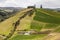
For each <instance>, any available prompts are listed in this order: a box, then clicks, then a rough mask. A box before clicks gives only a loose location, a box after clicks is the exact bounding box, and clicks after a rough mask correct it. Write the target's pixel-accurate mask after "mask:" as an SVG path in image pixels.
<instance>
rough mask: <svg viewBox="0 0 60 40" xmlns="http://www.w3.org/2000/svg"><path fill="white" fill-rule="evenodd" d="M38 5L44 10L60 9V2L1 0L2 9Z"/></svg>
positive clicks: (46, 0)
mask: <svg viewBox="0 0 60 40" xmlns="http://www.w3.org/2000/svg"><path fill="white" fill-rule="evenodd" d="M34 4H35V5H36V7H38V8H39V7H40V5H41V4H42V6H43V7H44V8H60V0H0V7H25V8H26V7H27V6H32V5H34Z"/></svg>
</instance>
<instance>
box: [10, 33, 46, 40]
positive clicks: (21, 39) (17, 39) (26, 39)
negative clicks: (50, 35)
mask: <svg viewBox="0 0 60 40" xmlns="http://www.w3.org/2000/svg"><path fill="white" fill-rule="evenodd" d="M44 36H46V34H39V35H16V36H14V37H13V38H11V39H10V40H32V39H35V38H36V39H37V38H42V37H44Z"/></svg>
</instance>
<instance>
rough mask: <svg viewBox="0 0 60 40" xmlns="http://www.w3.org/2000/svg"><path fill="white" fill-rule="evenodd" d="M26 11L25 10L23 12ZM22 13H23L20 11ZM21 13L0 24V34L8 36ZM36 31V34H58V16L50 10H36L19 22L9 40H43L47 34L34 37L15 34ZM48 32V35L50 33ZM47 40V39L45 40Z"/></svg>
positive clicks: (59, 16) (59, 17)
mask: <svg viewBox="0 0 60 40" xmlns="http://www.w3.org/2000/svg"><path fill="white" fill-rule="evenodd" d="M25 11H26V10H25ZM22 12H24V11H22ZM22 12H18V14H16V15H15V16H14V17H11V18H9V19H7V20H6V21H4V22H2V23H0V26H1V27H0V34H4V35H8V34H9V32H10V30H11V29H12V28H13V25H12V24H13V23H15V22H16V21H17V20H18V19H19V17H20V16H21V15H23V13H22ZM31 29H33V30H36V31H37V32H43V31H51V32H56V33H58V32H60V14H59V12H54V11H52V10H46V9H36V10H35V11H34V13H33V15H32V16H28V15H27V16H26V17H25V18H23V19H22V20H21V21H20V24H19V26H18V27H17V29H16V32H15V34H14V36H12V38H11V39H10V40H43V39H44V38H45V36H48V34H36V35H19V34H18V33H17V32H18V31H21V30H26V31H29V30H31ZM51 32H50V33H51ZM47 40H49V39H47Z"/></svg>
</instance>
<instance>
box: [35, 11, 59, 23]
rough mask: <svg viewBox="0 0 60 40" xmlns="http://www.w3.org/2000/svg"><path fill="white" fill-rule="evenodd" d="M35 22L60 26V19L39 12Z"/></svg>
mask: <svg viewBox="0 0 60 40" xmlns="http://www.w3.org/2000/svg"><path fill="white" fill-rule="evenodd" d="M34 20H37V21H41V22H46V23H54V24H60V18H58V17H54V16H51V15H47V14H45V13H42V12H40V11H38V10H37V11H36V16H35V17H34Z"/></svg>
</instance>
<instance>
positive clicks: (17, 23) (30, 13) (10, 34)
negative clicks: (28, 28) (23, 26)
mask: <svg viewBox="0 0 60 40" xmlns="http://www.w3.org/2000/svg"><path fill="white" fill-rule="evenodd" d="M32 13H33V10H29V11H27V12H26V14H24V15H23V16H21V17H19V19H18V20H17V21H16V22H15V23H13V25H14V29H13V30H12V31H11V32H10V33H9V35H8V36H6V38H5V39H4V40H8V39H9V38H10V37H11V36H12V35H13V34H14V32H15V31H16V28H17V26H18V25H19V24H20V23H19V22H20V20H21V19H22V18H24V17H25V16H26V15H29V16H31V15H32Z"/></svg>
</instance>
